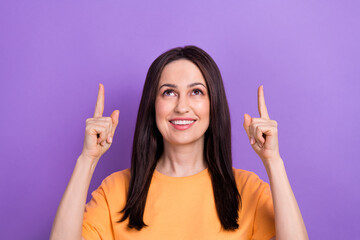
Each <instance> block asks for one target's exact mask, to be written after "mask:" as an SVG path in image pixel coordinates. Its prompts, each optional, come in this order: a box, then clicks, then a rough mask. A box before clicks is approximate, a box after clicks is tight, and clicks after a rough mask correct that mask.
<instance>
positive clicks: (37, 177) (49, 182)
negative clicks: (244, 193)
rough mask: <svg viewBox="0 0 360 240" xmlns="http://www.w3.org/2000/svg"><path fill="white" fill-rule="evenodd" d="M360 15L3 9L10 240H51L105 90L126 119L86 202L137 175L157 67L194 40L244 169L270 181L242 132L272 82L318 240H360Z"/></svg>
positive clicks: (353, 9) (161, 8)
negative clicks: (213, 74)
mask: <svg viewBox="0 0 360 240" xmlns="http://www.w3.org/2000/svg"><path fill="white" fill-rule="evenodd" d="M359 9H360V2H359V1H332V0H330V1H329V0H328V1H325V0H322V1H319V0H316V1H285V0H281V1H209V0H206V1H205V0H201V1H189V0H185V1H165V0H162V1H115V0H105V1H94V0H87V1H84V0H80V1H45V0H40V1H10V0H3V1H1V2H0V81H1V94H0V114H1V118H0V119H1V120H0V122H1V124H0V132H1V134H2V136H1V143H0V154H1V155H0V156H1V165H2V166H1V168H0V184H1V185H0V187H1V197H0V201H1V203H0V221H1V222H0V226H1V227H0V228H1V239H48V237H49V233H50V229H51V226H52V222H53V219H54V216H55V213H56V209H57V206H58V204H59V201H60V199H61V196H62V194H63V192H64V190H65V187H66V185H67V183H68V180H69V178H70V176H71V173H72V170H73V167H74V165H75V161H76V159H77V157H78V156H79V154H80V152H81V150H82V144H83V139H84V131H85V120H86V118H89V117H92V114H93V111H94V107H95V102H96V97H97V91H98V83H99V82H101V83H103V84H104V86H105V111H104V115H105V116H109V115H110V114H111V112H112V111H113V110H115V109H119V110H120V120H119V125H118V128H117V131H116V135H115V137H114V142H113V145H112V147H111V148H110V150H109V151H108V152H106V153H105V155H104V156H103V157H102V159H101V160H100V163H99V164H98V166H97V169H96V170H95V174H94V177H93V179H92V182H91V186H90V189H89V194H88V197H89V196H90V193H91V192H92V191H93V190H95V189H96V188H97V187H98V186H99V184H100V183H101V181H102V179H104V178H105V177H106V176H108V175H109V174H110V173H112V172H115V171H119V170H122V169H125V168H128V167H130V152H131V145H132V138H133V131H134V126H135V120H136V114H137V108H138V105H139V101H140V96H141V91H142V87H143V83H144V80H145V76H146V72H147V69H148V68H149V66H150V64H151V62H152V61H153V60H154V59H155V58H156V57H157V56H158V55H160V54H161V53H162V52H164V51H166V50H168V49H170V48H173V47H177V46H184V45H190V44H192V45H197V46H199V47H201V48H203V49H204V50H205V51H207V52H208V53H209V54H210V55H211V56H212V57H213V58H214V59H215V61H216V62H217V64H218V66H219V68H220V70H221V72H222V75H223V79H224V84H225V88H226V92H227V97H228V101H229V105H230V111H231V120H232V133H233V135H232V136H233V162H234V166H235V167H236V168H242V169H246V170H250V171H254V172H255V173H257V174H258V175H259V176H260V177H261V178H262V179H263V180H265V181H268V178H267V176H266V172H265V169H264V167H263V165H262V162H261V160H260V159H259V158H258V157H257V155H256V154H255V152H254V151H253V150H252V148H251V146H250V144H249V142H248V139H247V137H246V134H245V131H244V129H243V126H242V123H243V114H244V113H249V114H250V115H251V116H255V117H256V116H258V112H257V87H258V86H259V85H261V84H263V85H264V92H265V100H266V103H267V106H268V110H269V114H270V117H271V118H272V119H274V120H276V121H278V124H279V142H280V153H281V155H282V157H283V159H284V161H285V166H286V169H287V173H288V176H289V179H290V182H291V185H292V188H293V191H294V193H295V196H296V198H297V201H298V204H299V206H300V209H301V211H302V215H303V218H304V221H305V224H306V226H307V229H308V233H309V237H310V239H356V238H358V239H359V236H360V228H359V225H360V207H359V205H360V200H359V199H360V190H359V189H360V175H359V170H360V163H359V162H360V161H359V160H360V159H359V155H360V141H359V133H360V131H359V130H360V129H359V115H360V114H359V103H360V101H359V100H360V94H359V90H360V83H359V80H360V79H359V75H360V70H359V69H360V66H359V63H360V61H359V58H360V45H359V42H360V31H359V29H360V28H359V24H360V14H359ZM88 200H89V198H88Z"/></svg>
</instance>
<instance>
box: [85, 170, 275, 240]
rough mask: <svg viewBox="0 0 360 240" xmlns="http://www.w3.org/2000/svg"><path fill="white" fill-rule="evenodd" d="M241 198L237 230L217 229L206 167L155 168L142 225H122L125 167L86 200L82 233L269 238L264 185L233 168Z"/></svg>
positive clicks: (151, 238) (119, 238)
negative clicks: (182, 171)
mask: <svg viewBox="0 0 360 240" xmlns="http://www.w3.org/2000/svg"><path fill="white" fill-rule="evenodd" d="M233 171H234V176H235V179H236V184H237V187H238V190H239V193H240V195H241V199H242V208H241V209H240V211H239V222H238V223H239V225H240V227H239V229H237V230H235V231H232V232H228V231H224V230H222V231H220V230H221V223H220V220H219V219H218V216H217V212H216V206H215V200H214V195H213V190H212V184H211V179H210V174H209V171H208V169H204V170H203V171H201V172H199V173H197V174H195V175H192V176H187V177H170V176H166V175H164V174H161V173H160V172H158V171H157V170H155V171H154V174H153V177H152V180H151V185H150V188H149V192H148V196H147V200H146V205H145V211H144V217H143V219H144V223H145V224H147V225H148V227H144V228H143V229H142V230H141V231H138V230H136V229H129V228H127V224H128V218H127V219H126V220H125V221H123V222H121V223H117V221H118V220H119V219H120V218H121V216H122V214H120V213H119V211H120V210H122V209H123V207H124V206H125V203H126V194H127V190H128V186H129V180H130V169H125V170H122V171H119V172H115V173H113V174H111V175H110V176H108V177H107V178H105V179H104V181H103V182H102V184H101V185H100V187H99V188H98V189H97V190H95V191H94V192H93V193H92V199H91V200H90V201H89V202H88V203H87V204H86V207H85V213H84V221H83V229H82V235H83V237H84V238H85V239H86V240H92V239H116V240H123V239H126V240H127V239H132V240H133V239H146V240H159V239H166V240H171V239H179V240H180V239H186V240H188V239H196V240H199V239H206V240H211V239H216V240H219V239H228V240H230V239H237V240H241V239H264V240H265V239H266V240H268V239H270V238H272V237H274V236H275V221H274V208H273V202H272V197H271V192H270V187H269V184H268V183H266V182H263V181H262V180H261V179H260V178H259V177H258V176H257V175H256V174H255V173H252V172H249V171H245V170H241V169H235V168H233Z"/></svg>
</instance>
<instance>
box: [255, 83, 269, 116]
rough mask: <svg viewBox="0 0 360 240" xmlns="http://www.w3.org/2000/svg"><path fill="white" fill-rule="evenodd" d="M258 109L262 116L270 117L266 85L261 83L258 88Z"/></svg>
mask: <svg viewBox="0 0 360 240" xmlns="http://www.w3.org/2000/svg"><path fill="white" fill-rule="evenodd" d="M258 110H259V114H260V117H261V118H265V119H270V117H269V114H268V111H267V108H266V104H265V98H264V86H263V85H261V86H260V87H259V89H258Z"/></svg>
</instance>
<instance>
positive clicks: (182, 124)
mask: <svg viewBox="0 0 360 240" xmlns="http://www.w3.org/2000/svg"><path fill="white" fill-rule="evenodd" d="M194 122H195V120H187V119H186V120H171V121H170V123H171V125H172V126H173V127H174V128H175V129H177V130H186V129H188V128H190V127H191V126H192V125H193V124H194Z"/></svg>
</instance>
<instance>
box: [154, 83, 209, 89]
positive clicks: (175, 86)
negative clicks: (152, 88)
mask: <svg viewBox="0 0 360 240" xmlns="http://www.w3.org/2000/svg"><path fill="white" fill-rule="evenodd" d="M197 85H202V86H203V87H204V88H206V86H205V85H204V84H202V83H200V82H195V83H191V84H189V85H188V86H187V87H188V88H191V87H194V86H197ZM162 87H171V88H177V85H175V84H170V83H165V84H163V85H161V86H160V87H159V90H160V89H161V88H162Z"/></svg>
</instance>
